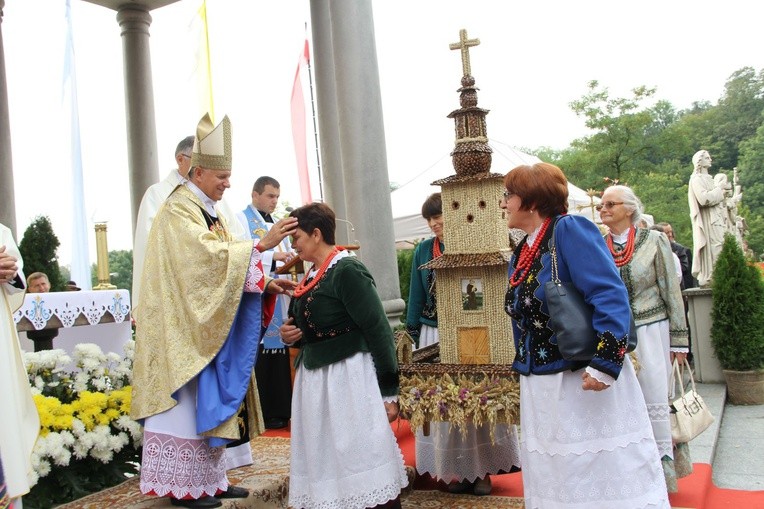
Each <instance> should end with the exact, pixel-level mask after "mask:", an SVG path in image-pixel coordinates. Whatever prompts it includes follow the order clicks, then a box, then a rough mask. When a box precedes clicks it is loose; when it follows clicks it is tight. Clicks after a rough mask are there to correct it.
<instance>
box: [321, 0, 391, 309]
mask: <svg viewBox="0 0 764 509" xmlns="http://www.w3.org/2000/svg"><path fill="white" fill-rule="evenodd" d="M311 13H312V23H313V34H314V47H315V52H314V55H315V59H316V89H317V93H318V101H317V102H318V113H319V115H318V117H319V133H320V136H321V147H322V148H321V154H322V156H323V157H324V164H323V174H324V177H325V178H324V182H325V184H326V185H325V186H324V188H325V199H326V202H327V203H328V204H329V205H330V206H331V207H332V208H334V209H335V211H337V216H338V217H339V218H341V219H346V220H348V221H350V222H351V223H352V224H353V228H354V229H353V231H352V232H351V234H352V235H353V237H354V238H350V239H349V240H350V241H358V242H359V243H360V245H361V249H360V251H359V252H358V256H359V257H360V259H361V260H362V261H363V263H364V264H365V265H366V266H367V267H368V268H369V270H370V271H371V273H372V275H373V276H374V279H375V281H376V283H377V289H378V291H379V295H380V297H381V298H382V302H383V304H384V306H385V311H386V313H387V315H388V318H390V320H391V323H392V324H397V323H399V317H400V315H401V313H402V312H403V308H404V302H403V300H402V299H401V298H400V286H399V281H398V264H397V257H396V252H395V234H394V232H393V221H392V217H393V216H392V206H391V204H390V182H389V179H388V176H387V152H386V147H385V130H384V122H383V116H382V97H381V93H380V85H379V69H378V66H377V49H376V41H375V38H374V19H373V13H372V2H371V0H331V1H329V0H311ZM343 209H344V211H345V212H346V214H343V213H342V212H343ZM343 215H344V217H343ZM338 226H340V225H338ZM339 230H340V228H338V231H339ZM343 240H344V239H343V238H342V237H341V236H340V237H339V238H338V242H342V241H343Z"/></svg>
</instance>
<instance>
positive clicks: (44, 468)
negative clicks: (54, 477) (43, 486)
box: [37, 460, 50, 477]
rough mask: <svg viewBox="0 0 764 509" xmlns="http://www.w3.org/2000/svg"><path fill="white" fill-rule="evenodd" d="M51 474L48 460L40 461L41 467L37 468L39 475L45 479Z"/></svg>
mask: <svg viewBox="0 0 764 509" xmlns="http://www.w3.org/2000/svg"><path fill="white" fill-rule="evenodd" d="M49 473H50V462H49V461H46V460H42V461H40V465H39V466H38V468H37V475H39V476H40V477H45V476H46V475H48V474H49Z"/></svg>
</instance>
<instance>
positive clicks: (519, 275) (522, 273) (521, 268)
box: [509, 217, 552, 288]
mask: <svg viewBox="0 0 764 509" xmlns="http://www.w3.org/2000/svg"><path fill="white" fill-rule="evenodd" d="M550 224H552V218H551V217H548V218H546V219H545V220H544V223H543V224H542V225H541V229H540V230H539V233H538V235H537V236H536V240H535V241H534V242H533V246H531V247H528V243H527V242H526V243H525V244H523V247H522V249H520V257H519V259H518V261H517V265H516V266H515V270H514V272H512V275H511V276H509V285H510V286H511V287H512V288H514V287H516V286H519V285H520V284H521V283H522V282H523V281H525V280H526V278H527V277H528V272H530V270H531V265H532V264H533V260H535V259H536V256H538V253H539V248H540V247H541V241H542V240H543V238H544V234H546V231H547V229H548V228H549V225H550Z"/></svg>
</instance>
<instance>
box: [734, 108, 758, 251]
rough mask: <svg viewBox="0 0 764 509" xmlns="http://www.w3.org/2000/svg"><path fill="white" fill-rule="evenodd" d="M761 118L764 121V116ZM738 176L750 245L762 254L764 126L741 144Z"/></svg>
mask: <svg viewBox="0 0 764 509" xmlns="http://www.w3.org/2000/svg"><path fill="white" fill-rule="evenodd" d="M760 118H761V119H762V120H764V116H762V117H760ZM738 174H739V178H740V184H741V185H742V186H743V205H744V206H745V209H746V212H747V213H743V216H744V217H745V218H746V221H747V222H748V228H749V235H748V245H749V247H750V248H751V249H753V250H754V251H755V252H757V253H761V252H764V124H762V125H760V126H759V128H758V129H757V130H756V134H755V135H754V136H752V137H751V138H748V139H747V140H743V141H742V142H741V143H740V160H739V161H738Z"/></svg>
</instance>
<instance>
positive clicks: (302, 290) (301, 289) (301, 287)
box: [293, 247, 340, 298]
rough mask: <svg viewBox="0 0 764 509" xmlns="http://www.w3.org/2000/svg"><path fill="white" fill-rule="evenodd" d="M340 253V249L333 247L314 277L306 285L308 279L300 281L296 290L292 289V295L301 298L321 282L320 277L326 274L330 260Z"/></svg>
mask: <svg viewBox="0 0 764 509" xmlns="http://www.w3.org/2000/svg"><path fill="white" fill-rule="evenodd" d="M339 252H340V248H337V247H335V248H334V249H333V250H332V252H331V253H329V256H327V257H326V259H325V260H324V263H322V264H321V268H319V269H318V272H316V275H315V276H313V277H312V278H310V281H309V282H307V283H306V281H307V280H308V277H307V276H306V277H304V278H302V281H300V283H299V284H298V285H297V288H295V289H294V292H293V295H294V296H295V297H297V298H299V297H302V296H303V295H305V294H306V293H308V292H309V291H311V290H312V289H313V287H314V286H316V285H317V284H318V282H319V281H320V280H321V278H322V277H324V274H326V271H327V269H328V268H329V265H330V264H331V263H332V260H333V259H334V257H335V256H337V253H339Z"/></svg>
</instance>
